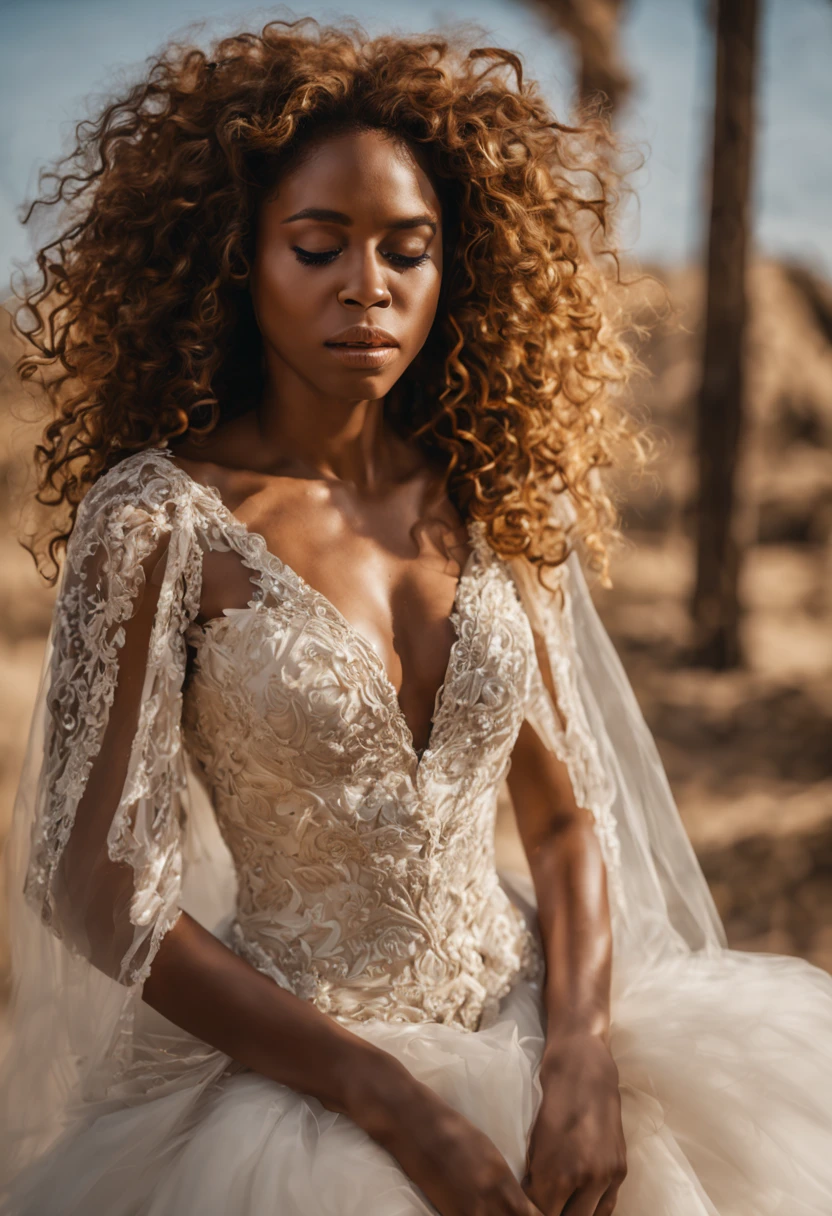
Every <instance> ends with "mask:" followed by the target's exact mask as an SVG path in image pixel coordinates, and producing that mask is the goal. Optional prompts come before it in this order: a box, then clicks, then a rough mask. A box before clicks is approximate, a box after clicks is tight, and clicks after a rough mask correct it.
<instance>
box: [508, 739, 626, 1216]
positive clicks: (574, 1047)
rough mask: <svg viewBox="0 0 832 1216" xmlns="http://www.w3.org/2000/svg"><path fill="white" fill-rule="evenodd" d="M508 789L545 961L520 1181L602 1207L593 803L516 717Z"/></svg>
mask: <svg viewBox="0 0 832 1216" xmlns="http://www.w3.org/2000/svg"><path fill="white" fill-rule="evenodd" d="M508 787H509V791H510V793H511V798H512V802H513V804H514V810H515V817H516V820H517V827H518V831H519V834H520V838H521V840H522V843H523V847H524V849H525V852H526V856H527V858H528V862H529V868H530V870H531V876H532V881H533V883H534V888H535V893H536V897H537V906H538V918H539V923H540V933H541V939H542V942H543V948H544V954H545V960H546V978H545V988H544V1001H545V1008H546V1015H547V1027H546V1043H545V1047H544V1052H543V1059H542V1063H541V1068H540V1082H541V1086H542V1088H543V1100H542V1102H541V1105H540V1109H539V1111H538V1113H537V1118H536V1121H535V1125H534V1128H533V1129H532V1135H531V1139H530V1144H529V1158H528V1172H527V1175H526V1179H525V1182H524V1186H525V1189H526V1191H527V1193H528V1195H529V1197H530V1198H531V1199H532V1200H533V1201H534V1203H536V1204H537V1206H538V1207H539V1208H540V1210H541V1212H543V1213H544V1216H560V1214H561V1212H563V1211H564V1208H565V1207H566V1205H567V1203H568V1205H569V1207H568V1212H569V1216H609V1214H610V1213H611V1212H612V1211H613V1209H614V1207H615V1203H616V1199H617V1196H618V1190H619V1187H620V1186H621V1183H622V1181H623V1179H624V1176H625V1173H626V1152H625V1144H624V1132H623V1128H622V1124H621V1100H620V1094H619V1089H618V1070H617V1068H616V1065H615V1061H614V1060H613V1057H612V1055H611V1054H610V1050H609V1028H610V973H611V963H612V932H611V927H610V912H609V903H608V899H607V884H606V870H605V865H604V860H603V856H602V853H601V848H600V845H599V842H598V839H597V837H596V835H595V830H594V817H593V815H592V812H591V811H589V810H587V809H585V808H583V807H579V806H578V805H577V803H576V801H575V797H574V794H573V790H572V785H571V782H570V780H569V775H568V772H567V768H566V765H565V764H563V763H562V762H561V761H560V760H558V759H557V757H556V756H555V755H554V754H553V753H552V752H551V751H550V750H549V749H548V748H547V747H546V746H545V745H544V743H543V742H542V741H541V739H540V738H539V736H538V734H537V732H536V731H535V729H534V727H533V726H532V725H531V723H530V722H529V721H528V720H527V721H525V722H524V723H523V725H522V727H521V729H520V732H519V734H518V737H517V742H516V744H515V747H514V751H513V753H512V763H511V769H510V771H509V775H508Z"/></svg>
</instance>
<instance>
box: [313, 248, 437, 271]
mask: <svg viewBox="0 0 832 1216" xmlns="http://www.w3.org/2000/svg"><path fill="white" fill-rule="evenodd" d="M292 251H293V252H294V254H295V257H296V258H297V259H298V261H299V262H301V263H302V264H303V265H304V266H328V265H329V263H330V262H334V261H335V259H336V258H337V257H338V254H339V253H340V252H341V250H340V248H339V249H325V250H323V251H322V252H321V253H313V252H312V251H311V250H309V249H303V248H301V246H300V245H293V246H292ZM382 257H385V258H387V260H388V262H390V263H391V265H393V266H397V267H399V268H400V269H401V270H409V269H410V267H411V266H421V265H422V263H423V262H427V261H428V260H429V258H430V254H429V253H420V254H417V255H416V257H409V256H408V255H407V254H405V253H384V254H382Z"/></svg>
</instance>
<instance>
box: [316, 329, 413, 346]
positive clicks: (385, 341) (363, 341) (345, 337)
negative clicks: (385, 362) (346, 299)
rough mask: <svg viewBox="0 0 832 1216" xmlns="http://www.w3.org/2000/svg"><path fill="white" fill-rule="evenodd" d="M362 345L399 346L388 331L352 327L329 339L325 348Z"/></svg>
mask: <svg viewBox="0 0 832 1216" xmlns="http://www.w3.org/2000/svg"><path fill="white" fill-rule="evenodd" d="M355 344H360V345H361V346H364V347H390V346H398V345H399V343H398V341H397V340H396V339H395V338H394V337H393V335H392V334H391V333H388V332H387V330H386V329H379V328H378V326H376V325H351V326H350V327H349V329H342V330H341V332H340V333H337V334H333V335H332V337H331V338H327V340H326V342H325V343H324V346H353V345H355Z"/></svg>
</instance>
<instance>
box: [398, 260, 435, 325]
mask: <svg viewBox="0 0 832 1216" xmlns="http://www.w3.org/2000/svg"><path fill="white" fill-rule="evenodd" d="M411 274H412V277H411V278H410V281H409V282H408V283H407V285H406V287H405V290H404V292H403V308H404V312H405V314H406V315H407V316H409V318H410V320H411V322H412V325H413V328H414V330H418V331H419V337H420V338H422V339H423V338H424V337H426V336H427V333H428V330H429V329H430V327H431V325H432V324H433V321H434V317H435V316H436V309H437V307H438V305H439V293H440V288H441V285H442V276H441V273H440V272H439V271H438V270H436V269H435V268H434V267H433V266H430V267H426V268H425V269H424V270H419V271H412V272H411Z"/></svg>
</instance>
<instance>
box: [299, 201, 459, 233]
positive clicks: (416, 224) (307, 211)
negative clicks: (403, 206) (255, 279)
mask: <svg viewBox="0 0 832 1216" xmlns="http://www.w3.org/2000/svg"><path fill="white" fill-rule="evenodd" d="M294 220H319V221H320V222H321V223H324V224H341V225H342V226H343V227H345V228H349V227H351V225H352V220H351V219H350V217H349V216H348V215H347V214H346V213H345V212H344V211H330V210H329V209H328V208H326V207H304V209H303V211H296V212H295V214H294V215H290V216H289V217H288V218H287V219H285V220H281V223H283V224H291V223H293V221H294ZM422 225H427V227H428V228H430V229H431V231H433V232H436V220H435V219H434V218H433V216H432V215H409V216H407V217H406V218H405V219H401V220H393V222H392V223H391V224H386V225H385V227H387V228H395V229H396V230H397V231H399V230H401V229H404V228H421V227H422Z"/></svg>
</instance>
